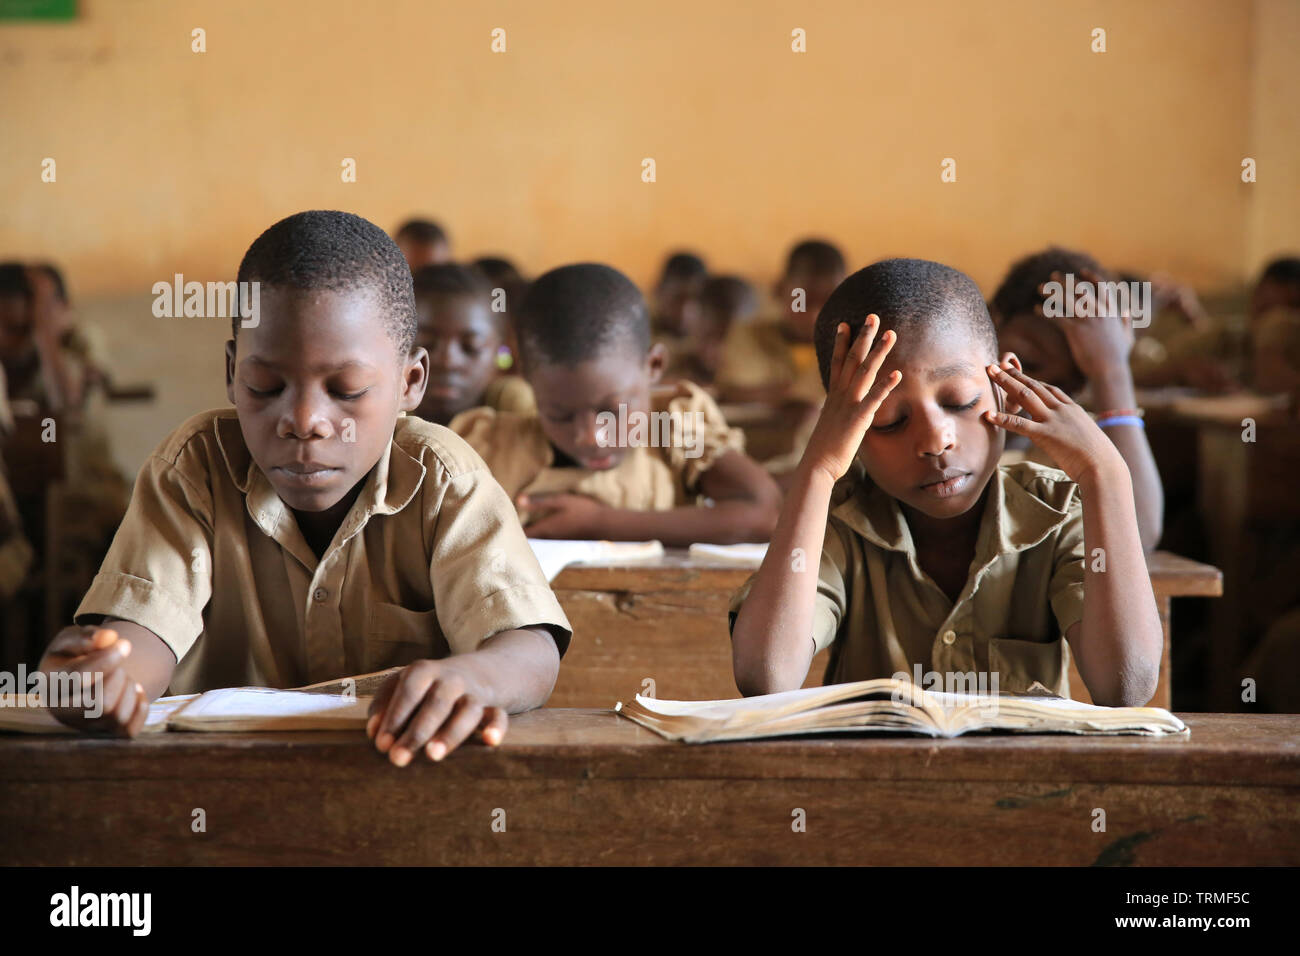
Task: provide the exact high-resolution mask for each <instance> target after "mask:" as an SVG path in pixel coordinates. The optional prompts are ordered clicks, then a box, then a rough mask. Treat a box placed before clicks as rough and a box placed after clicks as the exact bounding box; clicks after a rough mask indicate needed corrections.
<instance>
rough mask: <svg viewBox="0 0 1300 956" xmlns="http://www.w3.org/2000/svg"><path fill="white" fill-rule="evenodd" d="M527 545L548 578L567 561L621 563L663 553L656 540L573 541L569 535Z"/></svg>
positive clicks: (553, 575) (659, 555)
mask: <svg viewBox="0 0 1300 956" xmlns="http://www.w3.org/2000/svg"><path fill="white" fill-rule="evenodd" d="M528 545H529V547H531V548H532V549H533V554H535V555H536V556H537V563H538V564H540V565H541V566H542V573H543V574H545V575H546V580H547V581H554V580H555V578H556V576H557V575H558V574H559V573H560V572H561V571H563V570H564V569H565V568H566V567H567V566H569V565H570V564H621V563H622V562H624V561H653V560H654V559H655V558H662V557H663V556H664V546H663V544H662V543H661V542H659V541H575V540H570V539H568V538H529V539H528Z"/></svg>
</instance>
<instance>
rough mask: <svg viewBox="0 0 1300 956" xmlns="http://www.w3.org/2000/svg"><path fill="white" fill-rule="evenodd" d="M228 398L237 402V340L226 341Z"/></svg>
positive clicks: (233, 402)
mask: <svg viewBox="0 0 1300 956" xmlns="http://www.w3.org/2000/svg"><path fill="white" fill-rule="evenodd" d="M226 398H228V399H229V400H230V404H231V405H233V404H235V340H234V339H230V340H229V341H227V342H226Z"/></svg>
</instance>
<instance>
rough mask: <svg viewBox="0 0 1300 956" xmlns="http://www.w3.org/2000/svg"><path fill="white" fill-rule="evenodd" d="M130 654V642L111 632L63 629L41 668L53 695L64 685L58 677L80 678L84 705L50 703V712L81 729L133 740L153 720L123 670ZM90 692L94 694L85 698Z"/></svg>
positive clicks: (146, 703) (146, 702)
mask: <svg viewBox="0 0 1300 956" xmlns="http://www.w3.org/2000/svg"><path fill="white" fill-rule="evenodd" d="M130 653H131V643H130V641H126V640H122V639H120V638H119V637H118V635H117V632H116V631H114V630H112V629H110V628H102V627H65V628H64V629H63V630H62V631H60V632H59V634H58V636H57V637H55V638H54V640H53V641H51V642H50V646H49V647H48V648H47V649H46V651H45V654H44V656H43V657H42V658H41V663H40V669H41V670H42V671H44V672H46V673H47V674H49V675H50V685H51V691H53V689H54V687H56V686H57V685H58V684H59V683H60V680H61V679H60V678H59V676H58V675H61V674H67V675H78V676H77V680H79V682H80V686H81V688H82V690H81V694H82V701H81V704H82V706H80V707H73V706H66V705H68V704H71V703H72V702H71V701H57V700H53V699H51V700H49V701H47V706H49V710H50V712H51V713H52V714H54V716H55V717H57V718H58V719H59V720H60V721H62V722H63V723H65V724H67V725H68V726H69V727H76V728H77V729H79V730H91V731H100V732H107V733H114V734H117V735H119V736H125V737H134V736H135V735H136V734H138V733H139V732H140V729H141V728H142V727H143V726H144V722H145V719H146V718H147V717H148V716H149V698H148V696H147V695H146V694H145V692H144V688H143V687H141V686H140V685H139V684H138V683H136V681H135V680H134V678H132V677H131V675H130V674H129V673H127V671H126V669H125V668H124V667H123V664H124V662H125V661H126V658H127V657H128V656H129V655H130ZM96 678H98V681H97V680H96ZM65 686H66V685H65ZM92 688H93V689H92ZM88 694H89V695H94V696H92V697H90V699H87V695H88ZM56 704H58V705H62V706H53V705H56ZM92 711H95V712H97V713H95V714H94V715H92V714H91V712H92Z"/></svg>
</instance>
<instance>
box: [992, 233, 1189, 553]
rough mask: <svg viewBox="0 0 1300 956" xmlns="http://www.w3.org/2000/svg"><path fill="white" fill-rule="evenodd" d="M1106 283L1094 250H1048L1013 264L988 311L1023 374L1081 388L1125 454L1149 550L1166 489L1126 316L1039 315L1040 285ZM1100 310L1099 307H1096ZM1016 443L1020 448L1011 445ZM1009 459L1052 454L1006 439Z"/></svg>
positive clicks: (1067, 388) (1045, 458)
mask: <svg viewBox="0 0 1300 956" xmlns="http://www.w3.org/2000/svg"><path fill="white" fill-rule="evenodd" d="M1067 273H1068V274H1073V275H1074V279H1075V282H1076V283H1078V282H1084V281H1086V282H1091V283H1094V287H1095V283H1097V282H1100V281H1111V277H1110V276H1109V275H1106V274H1105V273H1104V272H1103V270H1102V268H1101V266H1100V265H1098V264H1097V261H1096V260H1095V259H1093V258H1092V257H1091V256H1089V255H1087V254H1085V253H1081V252H1072V251H1070V250H1068V249H1060V248H1056V247H1053V248H1049V249H1046V250H1044V251H1043V252H1039V253H1035V254H1034V255H1031V256H1027V257H1025V258H1024V259H1021V260H1020V261H1019V262H1017V263H1015V264H1014V265H1013V266H1012V267H1011V271H1010V272H1008V273H1007V276H1006V278H1005V279H1003V280H1002V284H1001V285H999V286H998V290H997V292H996V293H994V295H993V300H992V303H991V308H990V311H991V312H992V315H993V321H994V323H995V326H996V328H997V331H998V347H999V348H1000V349H1001V351H1002V358H1003V359H1005V358H1006V357H1007V355H1009V354H1012V353H1014V354H1015V355H1016V356H1017V357H1018V359H1019V361H1020V363H1021V364H1020V367H1021V368H1023V370H1024V372H1025V374H1026V375H1028V376H1030V377H1031V378H1037V379H1039V380H1041V381H1044V382H1047V383H1049V384H1051V385H1055V386H1056V387H1057V388H1060V389H1061V390H1062V391H1064V392H1065V393H1066V394H1067V395H1069V396H1070V397H1071V399H1077V397H1078V396H1079V395H1080V394H1081V393H1082V392H1083V390H1084V388H1085V387H1086V388H1087V390H1088V393H1089V396H1090V398H1089V401H1090V404H1091V405H1092V407H1093V408H1095V409H1097V411H1098V423H1099V424H1100V426H1101V427H1102V429H1103V430H1104V432H1105V434H1106V436H1107V437H1109V438H1110V440H1111V441H1112V442H1114V443H1115V447H1116V448H1117V449H1118V450H1119V453H1120V454H1121V455H1122V456H1123V458H1124V461H1125V463H1126V464H1127V465H1128V469H1129V472H1130V473H1131V475H1132V481H1133V494H1134V497H1135V499H1136V500H1137V521H1138V529H1139V531H1140V533H1141V537H1142V546H1143V548H1144V549H1145V550H1147V551H1153V550H1155V548H1156V545H1157V544H1158V543H1159V541H1160V534H1161V530H1162V525H1163V521H1164V489H1163V488H1162V487H1161V484H1160V473H1159V471H1158V470H1157V469H1156V461H1155V457H1154V456H1153V455H1152V453H1151V445H1150V443H1149V442H1148V441H1147V437H1146V431H1145V428H1144V426H1143V424H1142V419H1141V417H1140V416H1141V410H1140V409H1138V408H1137V398H1136V395H1135V388H1134V385H1133V374H1132V371H1131V370H1130V368H1129V353H1130V352H1131V351H1132V348H1133V328H1132V324H1131V321H1130V320H1129V319H1128V318H1126V317H1123V316H1120V315H1097V316H1093V317H1082V316H1073V317H1068V318H1067V317H1064V316H1062V317H1054V318H1047V317H1045V316H1044V315H1043V301H1044V294H1045V293H1044V290H1043V286H1044V285H1045V284H1046V283H1048V282H1052V281H1056V282H1064V281H1065V276H1066V274H1067ZM1097 311H1098V312H1101V311H1102V310H1100V309H1098V310H1097ZM1015 446H1018V447H1015ZM1008 447H1009V448H1011V454H1010V456H1009V457H1008V459H1007V460H1008V461H1012V460H1015V459H1016V458H1017V457H1020V456H1022V455H1024V454H1028V455H1029V456H1030V457H1031V458H1033V459H1034V460H1037V461H1039V462H1040V463H1043V464H1055V463H1054V462H1052V461H1051V458H1050V455H1051V452H1050V451H1049V450H1048V449H1046V448H1042V447H1037V448H1033V447H1030V446H1028V445H1027V444H1026V443H1024V442H1015V443H1012V442H1008Z"/></svg>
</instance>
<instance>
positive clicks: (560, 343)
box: [515, 262, 650, 365]
mask: <svg viewBox="0 0 1300 956" xmlns="http://www.w3.org/2000/svg"><path fill="white" fill-rule="evenodd" d="M515 321H516V324H517V331H518V335H519V348H520V351H521V352H522V353H523V356H522V357H523V359H524V362H525V363H527V362H530V361H533V360H534V359H540V360H541V361H543V362H546V363H548V364H554V365H577V364H579V363H581V362H586V361H589V360H590V359H593V358H595V357H596V356H598V355H603V354H606V353H608V352H609V351H610V350H611V349H612V348H613V347H615V346H622V347H626V348H628V349H631V350H633V351H634V352H635V353H636V354H637V355H644V354H645V353H646V352H648V351H649V349H650V314H649V310H648V309H647V308H646V304H645V299H644V298H642V297H641V292H640V290H638V289H637V287H636V286H635V285H634V284H633V283H632V280H631V279H629V278H628V277H627V276H625V275H623V273H621V272H619V271H618V270H617V269H613V268H611V267H609V266H606V265H600V264H599V263H594V262H584V263H579V264H577V265H571V266H561V267H560V268H559V269H552V270H551V271H550V272H547V273H546V274H545V275H542V276H540V277H539V278H538V279H537V280H536V281H534V282H533V284H532V285H531V286H530V287H529V289H528V293H527V295H525V296H524V301H523V304H522V305H521V306H520V308H519V313H518V315H517V316H516V319H515Z"/></svg>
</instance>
